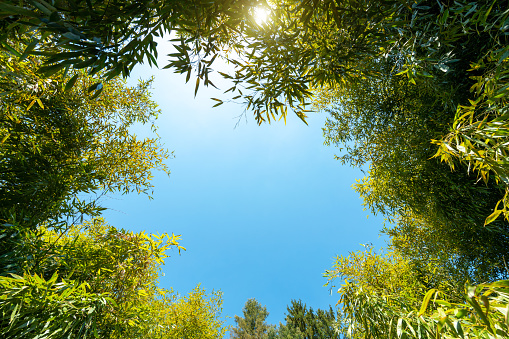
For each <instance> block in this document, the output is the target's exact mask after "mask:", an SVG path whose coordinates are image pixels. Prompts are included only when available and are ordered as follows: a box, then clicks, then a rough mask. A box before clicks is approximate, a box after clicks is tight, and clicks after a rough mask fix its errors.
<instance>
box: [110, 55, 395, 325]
mask: <svg viewBox="0 0 509 339" xmlns="http://www.w3.org/2000/svg"><path fill="white" fill-rule="evenodd" d="M160 53H161V55H162V57H160V58H159V60H161V61H160V62H161V64H160V66H161V65H163V66H164V65H165V64H164V55H165V54H166V53H165V51H164V50H163V51H160ZM151 75H154V76H155V82H154V84H153V91H152V92H153V99H154V101H156V102H157V103H158V104H159V106H160V108H161V111H162V114H161V116H160V118H159V120H158V124H157V125H158V126H159V134H160V135H161V137H162V140H163V142H164V144H165V146H166V147H167V148H168V149H169V150H170V151H175V158H174V159H172V160H169V161H168V164H169V167H170V169H171V176H170V178H168V177H167V176H166V175H164V174H162V173H155V178H154V181H153V183H154V185H155V193H154V195H153V198H154V199H153V200H149V199H148V198H147V197H146V196H136V195H134V194H131V195H125V196H112V195H110V196H109V197H107V198H106V199H105V200H103V204H104V205H105V207H108V208H110V210H108V211H106V213H105V214H104V216H105V218H106V220H107V221H108V222H109V223H110V224H112V225H114V226H116V227H119V228H125V229H129V230H133V231H141V230H145V231H147V232H152V233H155V232H159V233H163V232H168V233H172V232H173V233H175V234H182V242H181V244H182V245H183V246H184V247H186V248H187V251H185V252H183V253H182V255H180V256H179V255H178V252H177V251H173V252H172V253H170V255H171V258H168V259H167V261H166V265H165V267H164V273H165V276H164V277H162V278H161V287H165V288H170V287H173V288H174V289H175V290H176V291H178V292H180V293H182V294H185V293H187V292H189V291H190V290H191V289H193V288H194V287H195V286H196V285H197V284H201V286H202V287H204V288H205V289H207V291H211V290H212V289H215V290H221V291H223V293H224V295H223V298H224V304H223V307H224V308H223V316H227V317H230V318H228V319H227V324H232V325H233V324H234V320H233V316H234V315H241V314H242V307H243V306H244V303H245V302H246V301H247V299H249V298H256V299H257V300H258V301H259V302H260V303H261V304H262V305H266V306H267V310H268V311H269V313H270V315H269V317H268V319H267V322H268V323H272V324H277V323H279V322H280V321H281V322H283V321H284V317H285V311H286V306H287V305H288V304H290V301H291V299H302V301H303V302H305V303H306V304H307V305H308V306H311V307H313V308H314V309H317V308H328V305H334V304H335V303H336V302H337V299H338V297H337V294H335V293H333V294H332V295H331V294H330V293H329V290H328V288H327V287H323V285H324V284H325V283H326V279H325V278H323V277H322V274H323V273H324V271H325V270H326V269H328V268H330V267H331V266H332V263H333V259H334V257H335V256H336V255H347V254H348V253H349V252H350V251H357V250H360V249H362V246H361V245H360V244H366V243H372V244H373V245H375V247H378V248H379V247H381V246H383V245H384V244H385V242H384V239H383V238H381V237H380V236H379V230H380V229H381V228H382V222H383V220H382V218H380V217H374V216H369V218H367V215H368V212H367V211H364V210H363V207H362V201H361V199H360V198H359V196H358V195H357V193H355V192H354V191H353V190H352V188H351V185H352V184H353V183H354V182H355V178H361V177H362V173H361V172H360V171H359V170H357V169H352V168H350V167H347V166H342V165H341V164H340V163H339V162H338V161H336V160H334V157H333V155H334V153H335V152H336V149H334V148H332V147H326V146H324V145H323V136H322V130H321V129H322V127H323V125H324V121H325V118H326V115H325V114H324V113H315V114H311V116H310V117H309V120H308V123H309V126H306V125H305V124H304V123H302V122H301V121H300V120H299V119H298V118H297V117H294V116H289V118H288V119H287V124H286V125H285V124H284V123H283V121H282V120H281V121H279V122H276V123H272V124H271V125H267V124H266V125H262V126H258V125H257V124H256V122H255V120H254V117H253V116H252V114H251V113H250V112H247V121H246V119H245V118H242V119H241V120H240V123H239V124H238V126H237V127H235V126H236V123H237V121H238V118H237V117H238V116H239V115H240V114H242V113H243V107H242V106H240V105H237V104H224V105H222V106H219V107H217V108H212V105H213V104H214V102H213V101H212V100H210V97H221V93H222V92H220V91H217V90H209V89H204V88H201V89H200V91H199V92H198V95H197V97H196V98H194V82H193V81H190V83H189V84H187V85H184V82H185V79H184V77H183V76H180V75H176V74H174V73H172V71H171V70H157V69H150V68H149V67H148V66H145V65H142V66H138V68H136V69H135V72H134V73H133V75H132V77H131V79H130V82H131V83H135V81H136V80H135V79H138V78H140V77H142V78H144V79H147V78H148V77H150V76H151ZM224 89H226V87H225V88H223V90H224Z"/></svg>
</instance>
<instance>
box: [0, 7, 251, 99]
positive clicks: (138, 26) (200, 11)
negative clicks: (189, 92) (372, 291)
mask: <svg viewBox="0 0 509 339" xmlns="http://www.w3.org/2000/svg"><path fill="white" fill-rule="evenodd" d="M257 3H258V1H247V2H239V1H233V0H223V1H213V2H204V1H199V0H197V1H192V2H190V1H172V2H154V1H148V0H130V1H118V0H117V1H105V0H92V1H81V0H78V1H67V0H52V1H48V2H46V1H39V0H34V1H29V2H26V3H24V4H20V3H19V2H17V1H11V0H9V1H4V3H2V4H1V6H0V16H2V17H3V18H5V20H4V22H3V23H2V25H1V26H0V37H1V39H0V40H1V41H2V47H3V48H4V49H5V50H8V51H10V52H12V53H13V54H14V55H16V56H18V57H20V56H21V59H23V57H25V56H26V55H28V54H37V55H43V56H45V57H46V60H45V65H44V66H43V67H42V68H40V69H39V70H40V72H41V73H43V74H45V75H48V76H49V75H51V74H53V73H55V72H58V71H59V70H62V69H66V68H68V67H72V68H74V69H83V68H85V69H88V70H89V73H90V74H91V75H93V74H95V73H98V72H100V71H102V72H103V76H104V77H105V78H106V79H112V78H114V77H115V76H118V75H122V76H124V77H127V76H128V75H129V74H130V72H131V70H132V69H133V67H134V65H136V64H138V63H143V62H144V61H145V60H146V61H148V63H149V64H151V65H152V64H154V65H157V63H156V58H157V55H158V54H157V42H156V41H155V40H156V38H157V37H162V36H163V35H165V34H170V33H171V32H179V33H180V34H185V35H186V39H185V40H184V39H182V44H183V45H184V44H185V45H186V46H187V45H191V46H192V45H194V48H195V49H196V50H197V52H200V50H201V49H202V48H203V50H204V54H205V57H206V56H207V55H209V54H214V53H215V52H217V51H218V49H219V48H220V47H221V45H220V44H218V43H217V40H218V37H221V36H226V38H227V37H228V34H230V33H229V32H231V31H232V30H234V29H235V28H236V27H238V26H239V23H240V21H241V18H242V16H244V15H245V14H246V13H247V9H248V8H249V7H250V6H253V5H255V4H257ZM13 41H14V42H15V41H22V42H23V43H24V44H25V45H26V47H25V48H23V49H19V48H16V46H13V45H12V42H13ZM179 52H182V54H183V55H186V56H187V58H186V59H185V60H186V62H183V63H180V64H179V63H177V64H174V65H173V67H178V66H183V67H184V68H186V67H192V64H193V63H194V62H197V63H198V64H199V65H200V69H201V66H206V65H207V64H208V63H209V61H207V60H198V61H195V60H191V59H190V58H189V54H188V53H187V49H186V50H182V49H181V50H179ZM208 72H209V70H208V69H207V68H206V67H204V68H203V71H200V72H199V76H200V77H202V78H203V77H205V85H207V84H208ZM69 83H72V81H70V82H69ZM92 90H95V91H97V92H100V91H101V90H102V89H101V88H100V87H95V88H92Z"/></svg>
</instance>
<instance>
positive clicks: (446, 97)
mask: <svg viewBox="0 0 509 339" xmlns="http://www.w3.org/2000/svg"><path fill="white" fill-rule="evenodd" d="M409 9H410V8H409ZM411 10H412V12H413V14H412V20H411V21H410V22H411V24H408V22H406V23H404V22H401V23H400V24H398V20H399V18H402V17H401V16H395V17H393V18H391V19H390V20H394V21H393V23H394V25H396V27H398V30H399V34H400V35H399V37H398V38H397V39H396V38H395V37H394V39H393V40H390V41H386V42H387V43H389V45H390V46H389V45H387V46H383V45H384V44H385V43H386V42H383V43H382V46H380V47H381V48H382V49H381V50H383V51H384V52H383V53H382V54H383V58H382V55H379V56H378V57H377V58H374V59H373V60H371V61H364V68H365V69H366V70H368V71H370V72H371V74H367V73H365V77H364V78H362V79H358V80H355V79H353V80H349V81H348V82H346V83H345V84H342V85H341V86H338V85H337V84H336V85H334V84H333V85H331V86H330V90H329V91H327V90H323V91H322V92H318V95H319V99H320V100H319V101H318V102H317V104H316V106H317V107H318V108H323V107H327V108H326V109H327V111H328V112H329V114H330V118H329V119H328V121H327V124H326V127H325V129H324V134H325V136H326V143H328V144H333V145H337V146H339V147H341V148H344V153H342V154H339V155H338V156H337V158H338V159H339V160H341V161H342V162H344V163H349V164H351V165H354V166H364V165H367V166H369V170H368V172H367V173H366V174H367V175H366V176H365V177H364V178H363V179H362V180H361V181H359V182H358V183H357V184H356V185H355V186H354V187H355V189H356V191H358V192H359V193H360V195H361V197H362V198H363V199H364V202H365V205H366V206H367V207H368V208H369V209H370V210H371V211H372V212H373V213H382V214H384V216H385V217H387V219H388V221H389V222H391V223H392V224H393V226H391V227H388V228H387V229H386V230H385V232H386V233H388V234H389V235H390V236H391V237H393V238H394V239H396V238H397V239H396V240H395V241H393V242H392V243H391V245H392V246H393V247H394V248H395V249H396V250H398V251H401V252H400V254H401V255H404V256H407V255H408V257H406V258H407V259H409V260H412V261H413V262H414V264H418V262H425V261H426V260H427V259H431V260H432V261H437V260H443V263H444V266H446V268H447V270H448V271H449V272H448V273H447V275H448V276H453V277H454V278H455V279H457V280H455V281H456V282H457V286H462V285H463V283H465V281H467V280H470V281H471V282H474V283H480V282H483V281H487V280H493V279H500V278H504V277H506V275H507V272H506V270H505V266H504V265H505V264H504V260H503V257H502V256H501V255H500V253H506V252H507V249H508V244H509V243H508V240H509V238H508V237H507V235H508V233H507V232H508V223H507V222H503V221H496V222H494V223H493V224H492V225H491V226H492V227H489V228H485V227H483V225H484V224H485V220H486V217H487V216H489V215H490V214H492V212H493V207H495V206H496V205H497V201H499V200H500V199H502V198H503V196H504V190H505V188H506V185H505V184H504V183H503V181H501V180H497V178H496V177H492V178H490V179H489V178H488V177H487V176H485V178H486V180H485V181H484V182H481V181H480V180H479V179H478V178H476V176H475V175H473V174H472V173H471V171H470V168H469V166H468V164H466V163H458V162H457V161H456V163H455V162H454V160H453V159H452V158H450V157H449V158H447V157H445V156H444V157H442V158H443V159H444V160H445V159H446V158H447V159H450V161H449V164H455V167H454V169H455V171H451V170H450V168H449V166H444V165H445V164H444V163H441V162H440V159H438V158H433V156H434V155H435V154H436V152H437V148H436V145H434V144H432V143H431V141H432V140H440V139H441V138H443V137H444V136H447V135H448V134H449V132H450V128H451V126H452V124H453V122H454V119H455V118H454V115H455V111H456V108H457V107H460V106H462V105H465V104H466V103H468V102H469V100H471V101H472V100H475V98H474V99H472V94H471V93H470V91H469V89H470V87H471V86H480V85H476V81H477V80H478V78H477V76H480V75H479V74H481V72H483V70H482V69H481V67H478V68H477V69H476V70H472V71H469V69H471V66H470V64H471V63H474V62H477V60H480V59H483V58H484V56H485V55H487V54H489V53H492V52H493V53H494V51H495V50H496V49H497V48H498V47H497V46H500V44H501V41H504V39H506V38H505V37H504V36H503V33H502V32H503V31H504V29H503V27H501V26H500V25H501V22H503V21H504V20H505V19H504V18H505V16H506V14H507V13H506V12H505V7H504V6H503V4H501V3H500V2H497V1H495V2H490V3H489V4H484V3H479V4H475V3H466V2H461V1H460V2H455V3H454V4H442V3H432V2H424V1H423V2H420V3H415V4H414V5H412V7H411ZM403 13H404V12H401V13H400V14H403ZM398 15H399V14H398ZM388 20H389V19H388ZM476 25H479V27H483V29H482V30H478V29H477V28H476V27H477V26H476ZM460 26H461V27H460ZM390 32H391V31H387V32H386V33H387V34H386V36H387V38H390V37H391V33H390ZM465 32H468V34H467V33H465ZM389 47H390V48H389ZM497 53H498V52H497ZM497 55H498V56H499V58H498V59H497V60H500V57H501V55H499V54H497ZM403 75H406V78H404V77H402V76H403ZM471 75H475V76H476V77H474V78H471ZM484 79H491V80H493V79H494V78H493V77H492V74H491V73H487V74H486V75H484ZM491 80H490V81H491ZM464 118H465V117H464ZM342 150H343V149H342ZM430 158H433V159H430ZM471 167H474V166H471ZM498 213H499V214H500V212H498ZM495 214H496V213H495ZM492 216H493V217H495V215H494V214H492ZM490 220H491V221H493V218H491V219H490ZM419 237H420V238H419ZM405 241H407V243H405ZM413 245H415V246H414V247H413V248H411V247H412V246H413ZM420 248H421V249H425V251H423V250H421V249H420ZM424 252H426V253H424ZM444 253H447V254H444ZM424 254H425V255H424Z"/></svg>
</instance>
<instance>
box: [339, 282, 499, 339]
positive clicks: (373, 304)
mask: <svg viewBox="0 0 509 339" xmlns="http://www.w3.org/2000/svg"><path fill="white" fill-rule="evenodd" d="M345 288H349V289H350V290H351V293H350V294H349V295H348V296H345V295H344V296H345V297H344V298H343V299H342V301H343V303H344V306H343V311H344V312H345V313H346V314H347V315H348V318H349V319H350V320H351V321H352V322H351V323H350V324H349V325H350V326H349V333H348V335H349V337H351V338H398V339H399V338H430V339H431V338H506V337H507V336H508V326H507V322H506V319H507V304H508V301H509V300H508V296H509V294H508V282H507V281H505V280H501V281H497V282H493V283H488V284H481V285H479V286H467V288H466V293H465V295H464V299H463V300H464V301H463V302H460V303H451V302H450V301H448V300H447V298H443V299H440V297H443V296H445V295H444V294H443V293H442V292H439V291H437V290H434V289H432V290H430V291H429V292H428V293H427V294H426V295H425V296H424V298H423V302H422V305H421V306H420V308H415V307H413V306H411V305H409V304H408V303H407V300H406V299H405V298H401V297H399V296H391V297H387V296H381V295H377V294H371V293H366V291H363V290H362V288H356V287H355V286H354V285H350V286H348V287H345ZM430 306H431V307H430ZM428 308H430V309H429V310H428Z"/></svg>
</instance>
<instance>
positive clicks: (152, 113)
mask: <svg viewBox="0 0 509 339" xmlns="http://www.w3.org/2000/svg"><path fill="white" fill-rule="evenodd" d="M0 61H1V62H0V63H1V64H3V65H5V66H6V67H8V68H9V69H12V72H15V73H17V74H22V75H23V79H24V81H23V82H22V83H21V84H19V82H17V79H16V78H12V79H10V80H9V81H7V80H5V79H4V80H5V81H6V82H4V83H3V85H4V86H7V87H9V86H16V85H18V89H17V90H16V92H12V93H9V94H7V95H5V96H4V97H3V98H2V101H0V110H1V116H0V139H1V140H2V142H1V143H0V155H1V161H0V181H1V182H2V183H3V185H2V187H1V188H0V194H1V195H2V196H3V199H2V201H1V203H0V220H3V221H8V220H11V223H13V222H12V220H13V218H14V219H19V220H21V219H25V220H24V224H25V225H26V226H30V225H32V226H33V225H36V224H37V223H39V222H41V221H42V220H47V219H53V220H57V219H59V218H62V217H65V216H67V217H73V216H74V215H76V214H77V215H79V214H87V213H91V214H93V213H94V210H95V211H97V208H96V206H95V205H94V203H92V204H88V205H87V203H86V202H83V201H80V200H79V198H78V194H79V193H81V192H94V191H95V192H98V191H101V190H102V191H104V192H107V191H118V192H122V193H128V192H132V191H135V192H145V193H149V192H150V189H151V187H152V186H151V184H150V179H151V171H152V170H153V169H160V170H163V171H165V172H167V173H168V168H167V166H166V164H165V163H164V160H165V159H167V158H168V157H169V154H168V153H167V151H166V150H164V149H163V148H162V147H161V145H160V143H159V138H158V137H157V135H155V136H154V137H150V138H145V139H140V138H139V137H137V136H135V135H134V134H133V133H132V132H131V131H130V128H131V127H132V126H133V125H134V124H139V123H141V124H151V125H152V127H153V129H154V131H155V126H154V121H155V119H156V118H157V115H158V113H159V111H158V109H157V105H156V104H155V103H154V102H153V101H151V100H150V95H149V93H148V89H149V87H150V81H148V82H140V83H139V85H138V86H136V87H127V86H126V84H125V82H124V81H122V80H119V79H114V80H111V81H110V82H106V83H104V84H102V85H101V86H103V88H105V89H106V91H105V93H104V94H103V95H101V96H100V97H98V98H93V97H91V96H90V95H89V94H88V93H87V88H88V87H89V86H90V85H91V84H92V83H93V79H92V78H91V77H90V76H87V75H86V74H84V73H80V74H81V76H80V78H79V80H77V81H76V84H75V86H74V87H73V88H72V89H71V90H65V89H64V85H63V84H64V83H65V80H66V79H68V77H64V76H63V75H62V74H61V73H58V74H55V75H53V76H52V77H49V78H40V77H39V76H38V75H37V74H36V73H35V69H36V68H37V65H39V61H38V59H35V58H27V59H25V61H23V62H15V61H14V60H13V59H12V58H10V57H9V55H7V54H5V53H2V54H0ZM27 218H28V219H27ZM27 223H28V224H27Z"/></svg>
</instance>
